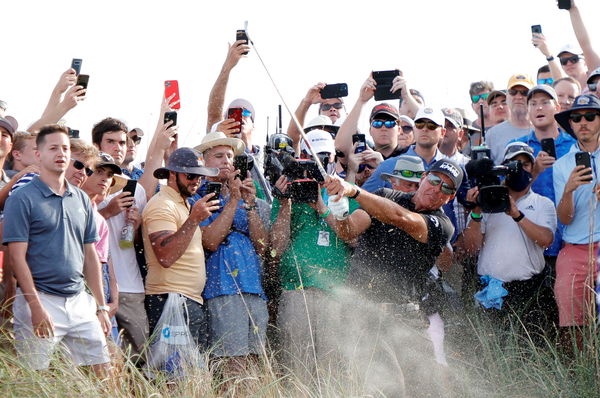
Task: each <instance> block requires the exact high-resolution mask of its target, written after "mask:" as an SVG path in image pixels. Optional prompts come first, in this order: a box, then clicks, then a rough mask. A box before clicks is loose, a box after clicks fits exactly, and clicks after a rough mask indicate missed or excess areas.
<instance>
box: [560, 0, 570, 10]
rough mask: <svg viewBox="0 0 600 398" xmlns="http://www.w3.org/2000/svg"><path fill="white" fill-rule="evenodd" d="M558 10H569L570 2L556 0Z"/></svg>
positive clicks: (567, 0)
mask: <svg viewBox="0 0 600 398" xmlns="http://www.w3.org/2000/svg"><path fill="white" fill-rule="evenodd" d="M558 8H559V9H560V10H570V9H571V0H558Z"/></svg>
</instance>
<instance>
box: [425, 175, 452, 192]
mask: <svg viewBox="0 0 600 398" xmlns="http://www.w3.org/2000/svg"><path fill="white" fill-rule="evenodd" d="M427 180H428V181H429V183H430V184H431V185H433V186H434V187H437V186H438V185H440V184H441V188H440V190H441V191H442V193H443V194H445V195H453V194H454V193H455V192H456V188H454V187H452V186H451V185H450V184H448V183H447V182H443V181H442V179H441V178H440V177H438V176H436V175H435V174H427Z"/></svg>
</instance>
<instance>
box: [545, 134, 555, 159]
mask: <svg viewBox="0 0 600 398" xmlns="http://www.w3.org/2000/svg"><path fill="white" fill-rule="evenodd" d="M542 151H544V152H546V153H547V154H548V155H550V156H552V157H553V158H554V159H556V146H555V145H554V138H544V139H542Z"/></svg>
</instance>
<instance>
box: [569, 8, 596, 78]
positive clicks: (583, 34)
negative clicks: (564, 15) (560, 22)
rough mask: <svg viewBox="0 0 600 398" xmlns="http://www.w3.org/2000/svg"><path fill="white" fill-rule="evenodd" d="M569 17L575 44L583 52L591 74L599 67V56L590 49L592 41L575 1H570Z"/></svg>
mask: <svg viewBox="0 0 600 398" xmlns="http://www.w3.org/2000/svg"><path fill="white" fill-rule="evenodd" d="M569 16H570V17H571V25H572V26H573V32H575V37H577V42H578V43H579V46H580V47H581V49H582V50H583V56H584V57H585V64H586V65H587V67H588V71H589V72H591V71H593V70H594V69H596V68H597V67H599V66H600V56H599V55H598V53H597V52H596V51H594V48H593V47H592V40H591V39H590V35H589V33H588V31H587V29H586V27H585V24H584V23H583V18H582V17H581V13H580V12H579V8H578V7H577V5H576V4H575V0H571V9H570V10H569Z"/></svg>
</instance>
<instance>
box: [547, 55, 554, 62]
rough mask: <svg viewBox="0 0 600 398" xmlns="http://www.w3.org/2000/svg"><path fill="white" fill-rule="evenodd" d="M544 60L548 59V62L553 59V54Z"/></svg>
mask: <svg viewBox="0 0 600 398" xmlns="http://www.w3.org/2000/svg"><path fill="white" fill-rule="evenodd" d="M546 61H548V62H552V61H554V55H551V56H549V57H547V58H546Z"/></svg>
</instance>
